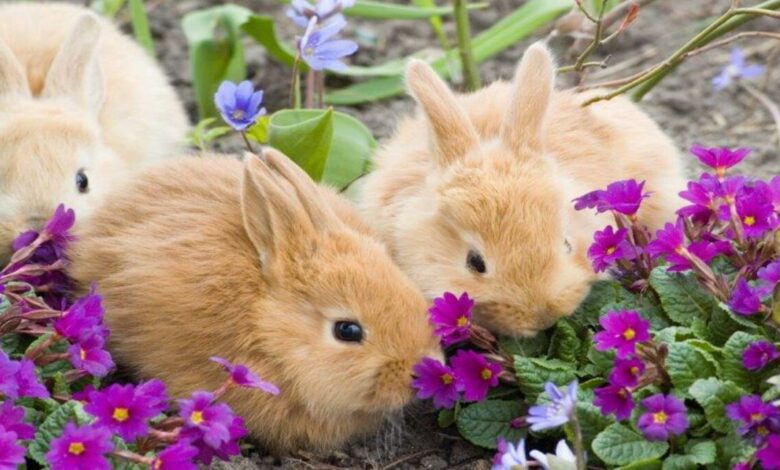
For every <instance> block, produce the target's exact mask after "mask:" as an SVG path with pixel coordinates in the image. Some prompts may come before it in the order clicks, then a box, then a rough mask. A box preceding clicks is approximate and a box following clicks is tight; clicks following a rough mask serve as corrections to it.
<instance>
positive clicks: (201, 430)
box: [179, 392, 234, 449]
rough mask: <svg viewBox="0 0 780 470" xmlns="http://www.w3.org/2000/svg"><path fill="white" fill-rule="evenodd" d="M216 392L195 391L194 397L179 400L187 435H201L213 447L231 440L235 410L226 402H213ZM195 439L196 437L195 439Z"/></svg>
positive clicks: (180, 414)
mask: <svg viewBox="0 0 780 470" xmlns="http://www.w3.org/2000/svg"><path fill="white" fill-rule="evenodd" d="M213 402H214V394H212V393H209V392H195V393H193V394H192V398H190V399H185V400H179V416H181V417H182V418H184V421H185V430H187V431H188V432H187V434H186V436H185V437H188V438H195V437H200V438H202V439H203V441H204V442H205V443H206V444H207V445H208V446H209V447H211V448H214V449H217V448H219V447H220V446H221V445H222V444H223V443H225V442H227V441H228V440H230V429H229V428H230V425H231V423H232V422H233V417H234V416H233V411H232V410H231V409H230V407H229V406H227V405H226V404H224V403H213ZM193 440H194V439H193Z"/></svg>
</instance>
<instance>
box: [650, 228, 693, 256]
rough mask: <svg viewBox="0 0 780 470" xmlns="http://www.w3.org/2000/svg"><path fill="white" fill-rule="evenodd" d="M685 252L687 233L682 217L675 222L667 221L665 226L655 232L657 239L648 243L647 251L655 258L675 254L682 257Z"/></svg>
mask: <svg viewBox="0 0 780 470" xmlns="http://www.w3.org/2000/svg"><path fill="white" fill-rule="evenodd" d="M684 252H685V234H684V233H683V225H682V219H677V222H676V223H674V224H670V223H666V224H665V225H664V228H662V229H660V230H658V231H657V232H656V233H655V240H653V241H651V242H650V243H649V244H648V245H647V253H648V254H649V255H650V256H652V257H653V259H656V258H659V257H661V256H666V257H669V256H675V255H676V256H678V257H679V258H682V254H683V253H684Z"/></svg>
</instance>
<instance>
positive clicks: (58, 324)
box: [54, 286, 104, 341]
mask: <svg viewBox="0 0 780 470" xmlns="http://www.w3.org/2000/svg"><path fill="white" fill-rule="evenodd" d="M103 312H104V310H103V298H102V297H101V296H100V295H98V294H95V287H94V286H93V287H92V290H91V291H90V293H89V294H88V295H86V296H84V297H82V298H80V299H78V300H77V301H76V302H75V303H74V304H73V305H72V306H71V307H70V308H69V309H68V310H67V311H65V312H63V314H62V316H61V317H60V318H58V319H57V320H56V321H55V322H54V331H56V332H57V334H58V335H60V336H62V337H63V338H67V339H69V340H71V341H78V340H79V338H80V337H81V336H82V334H83V332H84V330H88V329H90V328H92V327H96V326H99V325H101V324H102V323H103Z"/></svg>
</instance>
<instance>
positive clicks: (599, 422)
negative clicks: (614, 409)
mask: <svg viewBox="0 0 780 470" xmlns="http://www.w3.org/2000/svg"><path fill="white" fill-rule="evenodd" d="M592 401H593V396H592V394H590V397H589V399H588V400H581V399H578V400H577V405H576V406H577V407H576V410H577V419H578V420H579V422H580V427H581V429H582V442H583V445H584V446H585V448H586V449H587V448H589V447H590V445H591V443H592V442H593V439H595V438H596V435H598V433H599V432H601V430H603V429H605V428H606V427H607V426H609V425H611V424H613V423H614V422H615V419H614V418H613V417H612V415H608V414H605V413H602V411H601V409H600V408H598V407H597V406H596V405H594V404H593V403H592ZM566 437H567V439H568V440H569V442H574V433H573V432H572V429H571V427H570V426H567V427H566Z"/></svg>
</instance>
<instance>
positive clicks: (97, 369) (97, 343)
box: [68, 327, 114, 377]
mask: <svg viewBox="0 0 780 470" xmlns="http://www.w3.org/2000/svg"><path fill="white" fill-rule="evenodd" d="M104 346H105V339H103V334H102V333H101V329H100V327H93V328H89V329H87V330H85V331H84V332H83V333H82V334H81V336H80V337H79V339H78V342H77V343H76V344H72V345H70V346H69V347H68V358H69V359H70V363H71V365H72V366H73V367H74V368H75V369H77V370H83V371H85V372H87V373H89V374H91V375H94V376H95V377H105V376H106V375H108V373H109V371H111V369H113V368H114V361H113V359H112V358H111V354H110V353H109V352H108V351H106V350H105V349H104Z"/></svg>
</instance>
